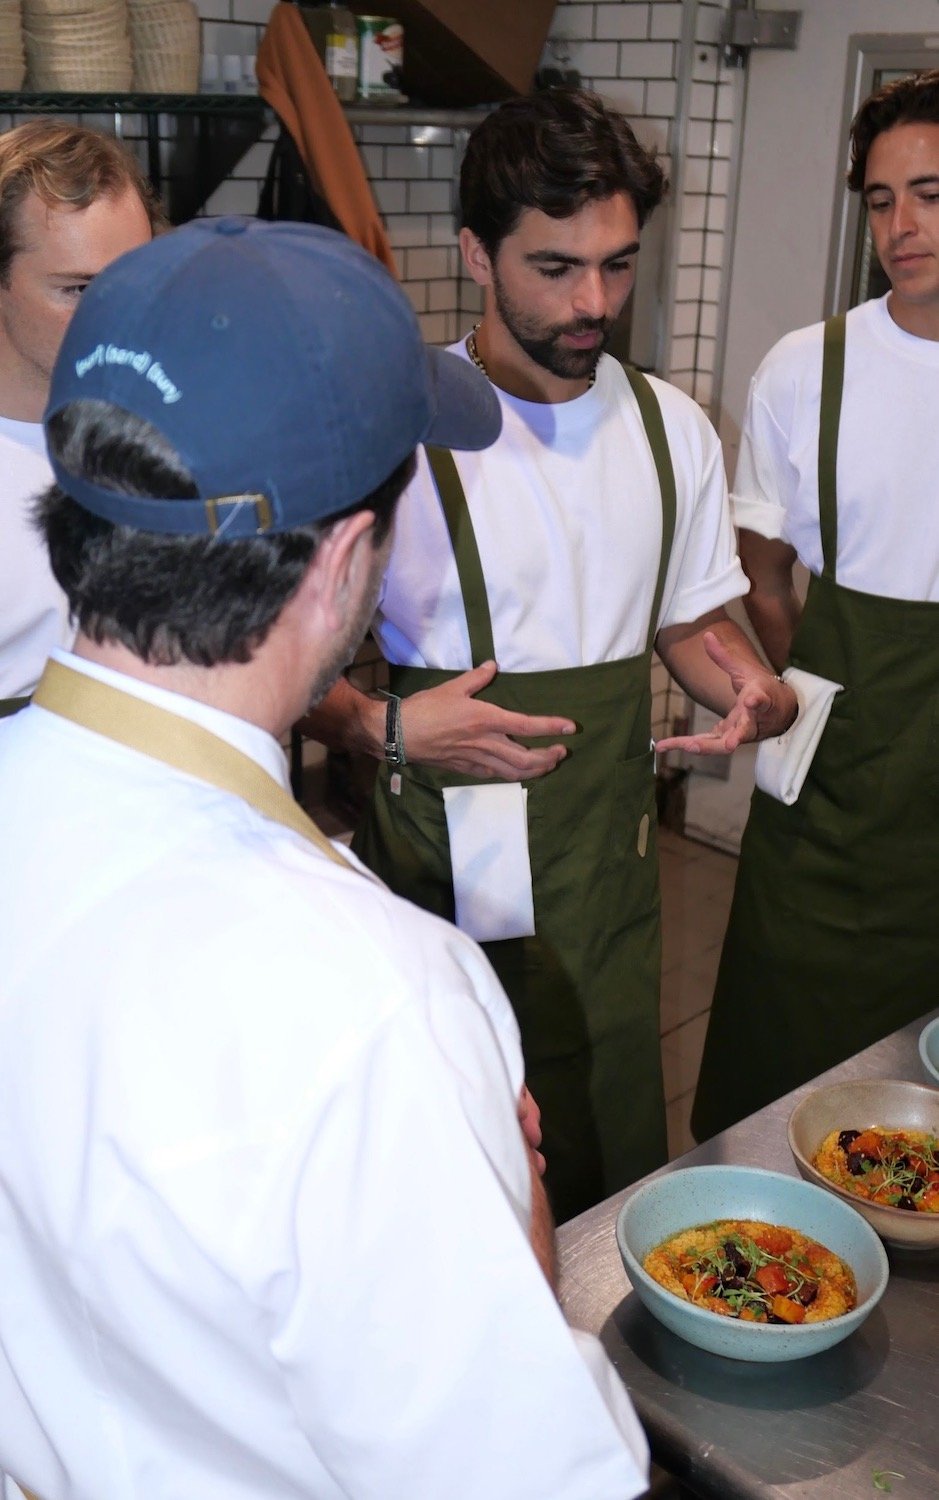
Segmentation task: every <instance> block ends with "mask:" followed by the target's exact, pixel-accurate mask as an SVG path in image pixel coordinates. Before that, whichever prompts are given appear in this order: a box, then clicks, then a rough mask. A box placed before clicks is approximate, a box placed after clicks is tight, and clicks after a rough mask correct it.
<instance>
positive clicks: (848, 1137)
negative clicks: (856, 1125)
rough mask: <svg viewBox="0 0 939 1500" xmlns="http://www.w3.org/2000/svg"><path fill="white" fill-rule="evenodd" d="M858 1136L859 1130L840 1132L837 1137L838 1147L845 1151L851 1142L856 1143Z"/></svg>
mask: <svg viewBox="0 0 939 1500" xmlns="http://www.w3.org/2000/svg"><path fill="white" fill-rule="evenodd" d="M860 1134H861V1132H860V1131H859V1130H842V1132H841V1134H840V1135H839V1137H838V1145H839V1146H840V1147H841V1149H842V1151H847V1149H848V1147H849V1146H850V1145H851V1143H852V1141H856V1140H857V1138H858V1136H859V1135H860Z"/></svg>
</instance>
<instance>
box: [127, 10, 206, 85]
mask: <svg viewBox="0 0 939 1500" xmlns="http://www.w3.org/2000/svg"><path fill="white" fill-rule="evenodd" d="M128 11H129V15H130V43H131V50H132V52H133V55H134V88H135V89H139V90H140V92H141V93H147V94H194V93H196V91H197V90H198V87H199V58H200V47H199V14H198V11H197V10H196V7H195V6H194V5H193V4H192V3H191V0H128Z"/></svg>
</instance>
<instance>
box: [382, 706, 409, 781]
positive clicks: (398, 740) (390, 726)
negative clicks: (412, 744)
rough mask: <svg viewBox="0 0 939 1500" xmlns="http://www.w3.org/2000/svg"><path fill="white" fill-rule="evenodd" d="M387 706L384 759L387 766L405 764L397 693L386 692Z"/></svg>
mask: <svg viewBox="0 0 939 1500" xmlns="http://www.w3.org/2000/svg"><path fill="white" fill-rule="evenodd" d="M386 697H387V699H388V707H387V709H386V710H385V760H386V761H387V763H388V765H389V766H406V765H407V763H408V761H407V756H406V755H405V753H404V735H403V733H402V731H401V699H400V698H399V697H398V695H397V693H387V694H386Z"/></svg>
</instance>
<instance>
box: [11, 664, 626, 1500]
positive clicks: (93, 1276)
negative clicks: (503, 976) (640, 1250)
mask: <svg viewBox="0 0 939 1500" xmlns="http://www.w3.org/2000/svg"><path fill="white" fill-rule="evenodd" d="M57 654H60V653H57ZM62 659H65V660H68V661H69V663H70V665H72V666H74V667H77V668H78V669H80V670H83V671H90V672H91V674H92V675H96V676H99V677H101V678H103V679H104V680H106V681H111V682H113V683H115V684H116V685H118V686H120V687H122V688H123V689H124V690H125V691H129V692H131V693H134V694H137V695H139V696H140V697H143V698H145V699H148V700H150V701H152V702H156V703H158V704H161V705H163V706H164V707H169V708H170V709H171V710H172V711H173V712H175V713H177V714H179V715H181V716H182V717H183V718H192V719H195V720H196V721H197V722H200V723H202V724H203V725H204V726H205V727H208V728H210V729H211V730H213V731H214V732H215V733H216V734H220V735H221V737H222V738H223V739H226V740H228V741H229V742H230V743H233V744H235V745H236V746H237V747H238V748H239V749H241V750H242V751H243V752H245V753H247V754H248V755H250V756H252V757H253V758H254V759H255V760H256V761H258V762H259V763H260V764H261V765H262V766H263V767H264V768H265V769H266V770H268V771H269V772H270V773H271V774H274V775H276V776H277V778H278V779H279V781H280V782H281V784H282V785H286V768H285V765H284V761H283V756H282V754H281V752H280V750H279V747H278V746H277V745H276V744H275V743H274V741H273V740H272V739H271V738H270V737H269V736H268V735H266V734H265V733H264V732H263V731H261V730H260V729H257V728H256V727H254V726H252V725H249V724H247V723H245V722H244V721H241V720H238V719H232V718H230V717H229V716H228V715H225V714H222V713H220V712H218V711H217V710H214V709H211V708H208V707H206V706H204V705H198V704H195V703H193V702H192V701H191V700H189V699H185V698H179V697H177V696H176V695H173V694H168V693H163V692H161V691H160V690H158V689H153V688H150V687H147V686H144V685H143V684H140V683H136V682H132V681H131V680H130V679H127V678H124V677H123V676H118V675H117V674H114V673H111V672H108V671H107V670H106V669H103V668H100V667H94V668H92V667H90V666H89V664H87V663H81V662H78V661H77V660H75V659H73V658H65V657H64V656H63V658H62ZM0 844H2V847H3V851H4V857H3V861H2V865H0V953H2V955H3V963H2V966H0V1287H2V1288H3V1295H2V1297H0V1470H5V1471H6V1472H7V1473H8V1474H11V1475H13V1476H14V1477H16V1478H18V1479H20V1480H21V1481H22V1482H23V1483H24V1484H26V1485H28V1486H29V1487H30V1488H32V1489H34V1490H35V1491H36V1492H37V1493H38V1494H39V1495H41V1496H42V1497H43V1500H65V1497H69V1500H117V1497H122V1500H123V1497H126V1496H129V1495H131V1494H133V1495H140V1496H144V1495H145V1496H146V1497H147V1500H171V1497H172V1500H179V1497H182V1496H186V1497H196V1496H198V1500H234V1497H239V1500H261V1497H264V1500H274V1497H284V1500H286V1497H288V1496H289V1497H299V1496H308V1497H316V1500H340V1497H342V1500H359V1497H363V1500H364V1497H369V1500H379V1497H380V1500H405V1497H407V1500H422V1497H426V1500H441V1497H442V1496H447V1500H525V1497H528V1500H552V1497H557V1500H604V1497H608V1500H628V1497H631V1496H635V1495H638V1494H640V1493H641V1492H642V1491H643V1490H644V1488H645V1483H646V1464H647V1451H646V1447H645V1442H644V1439H643V1437H642V1434H641V1431H640V1429H639V1427H638V1424H637V1422H636V1419H635V1415H634V1413H633V1412H632V1409H631V1407H630V1405H629V1402H628V1399H627V1397H626V1395H625V1392H624V1391H623V1389H622V1386H621V1385H620V1383H619V1381H618V1380H617V1378H616V1376H615V1374H614V1373H613V1372H612V1369H611V1367H610V1366H609V1364H608V1363H607V1361H606V1359H605V1356H604V1355H603V1354H602V1351H601V1350H600V1347H599V1345H598V1344H597V1343H596V1341H595V1340H593V1339H590V1338H588V1337H587V1336H586V1335H578V1336H575V1335H573V1334H572V1332H571V1330H570V1329H569V1328H568V1327H567V1325H566V1324H565V1322H564V1320H563V1317H562V1315H561V1312H560V1310H559V1308H558V1307H557V1304H556V1303H555V1301H554V1299H553V1297H552V1295H551V1293H550V1291H549V1288H548V1286H547V1283H546V1281H545V1280H544V1277H543V1276H542V1274H541V1271H540V1269H539V1268H538V1266H537V1264H536V1262H535V1260H534V1257H533V1255H532V1252H531V1250H530V1247H529V1244H528V1239H527V1232H528V1221H529V1212H530V1190H529V1178H528V1166H527V1158H526V1153H525V1150H524V1148H523V1145H522V1142H521V1137H520V1131H519V1127H518V1124H517V1120H516V1118H515V1105H516V1099H517V1096H518V1092H519V1089H520V1086H521V1082H522V1060H521V1055H520V1050H519V1045H518V1036H517V1031H516V1026H515V1021H514V1018H513V1017H512V1014H511V1011H510V1009H509V1006H508V1003H507V1001H506V1000H505V997H504V994H503V993H502V991H501V989H500V988H499V986H498V984H497V982H496V980H495V977H494V975H493V974H492V971H491V969H490V968H489V966H488V963H487V962H486V960H485V958H484V957H483V955H482V953H481V952H480V950H479V949H477V948H476V946H475V945H474V944H473V943H471V942H470V941H469V940H468V939H466V938H465V937H463V935H462V934H460V933H459V932H457V931H456V929H455V928H453V927H451V926H449V925H448V924H445V923H443V922H440V921H438V920H437V919H435V918H433V917H430V916H428V915H427V914H425V913H424V912H421V911H418V910H417V909H416V908H414V907H411V906H409V905H408V904H407V903H405V902H403V901H401V900H399V899H398V898H397V897H395V896H393V895H391V893H390V892H388V891H387V890H386V889H385V888H384V887H383V886H382V885H381V884H380V883H378V882H376V881H375V880H373V879H372V878H371V877H368V876H366V875H364V874H362V873H360V872H359V871H358V870H356V869H355V868H341V867H339V866H337V865H335V864H333V863H332V862H331V861H330V860H328V859H327V858H326V857H325V855H324V854H322V853H321V852H320V851H318V850H317V849H316V848H314V847H313V846H312V845H310V844H309V843H308V842H307V841H306V840H304V839H303V838H302V836H300V835H298V834H296V833H294V832H292V831H291V830H289V829H287V828H283V827H281V826H280V825H278V824H275V823H272V822H270V821H268V820H267V819H265V818H264V817H263V816H262V815H261V814H259V813H258V812H256V811H255V810H254V809H252V808H251V807H250V806H249V805H248V804H246V803H244V802H242V801H241V800H240V799H238V798H237V797H234V796H232V795H230V794H227V793H225V792H222V791H219V790H216V789H215V788H213V787H211V786H208V785H207V784H205V783H203V782H201V781H199V780H197V779H195V778H193V777H190V776H187V775H184V774H182V773H180V772H177V771H174V770H172V769H170V768H169V767H167V766H165V765H163V764H161V763H159V762H157V761H155V760H151V759H150V758H148V757H147V756H144V755H142V754H140V753H138V752H136V751H132V750H129V749H126V748H124V747H122V746H120V745H118V744H116V743H114V742H112V741H111V740H109V739H107V738H104V737H102V736H101V735H98V734H96V733H94V732H92V731H89V730H87V729H85V728H82V727H80V726H78V725H75V724H72V723H70V722H68V721H67V720H65V719H62V718H60V717H59V716H57V715H55V714H52V713H50V712H48V711H47V710H45V709H42V708H40V707H38V706H36V705H33V706H32V707H31V708H29V709H26V710H25V711H24V712H23V713H21V714H19V715H17V716H16V717H15V718H13V719H9V720H7V721H6V722H5V723H3V724H0ZM601 1391H602V1394H601Z"/></svg>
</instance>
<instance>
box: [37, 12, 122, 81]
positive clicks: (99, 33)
mask: <svg viewBox="0 0 939 1500" xmlns="http://www.w3.org/2000/svg"><path fill="white" fill-rule="evenodd" d="M23 36H24V39H25V42H26V62H27V79H26V81H27V87H28V88H31V89H35V90H37V91H42V92H45V91H46V90H50V91H51V90H55V89H74V90H76V91H79V90H89V91H91V92H94V93H102V92H105V91H106V90H108V89H115V90H121V89H123V90H126V89H129V88H130V85H131V79H132V77H133V68H132V65H131V57H130V36H129V34H128V31H127V5H126V0H23Z"/></svg>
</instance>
